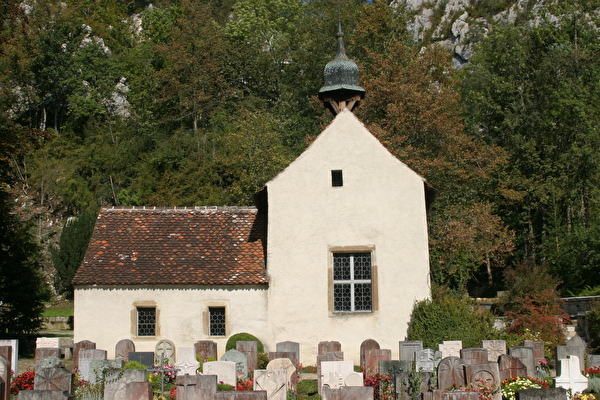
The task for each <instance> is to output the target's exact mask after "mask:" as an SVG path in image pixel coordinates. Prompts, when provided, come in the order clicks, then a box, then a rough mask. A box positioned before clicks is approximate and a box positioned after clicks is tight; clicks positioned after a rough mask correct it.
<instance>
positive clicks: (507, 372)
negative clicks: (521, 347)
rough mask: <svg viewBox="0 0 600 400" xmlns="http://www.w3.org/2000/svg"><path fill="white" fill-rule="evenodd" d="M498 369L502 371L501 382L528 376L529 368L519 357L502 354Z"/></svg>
mask: <svg viewBox="0 0 600 400" xmlns="http://www.w3.org/2000/svg"><path fill="white" fill-rule="evenodd" d="M498 369H499V370H500V380H501V381H503V380H506V379H512V378H517V377H519V376H527V367H526V366H525V364H523V363H522V362H521V360H519V359H518V358H517V357H513V356H509V355H508V354H502V355H501V356H500V357H499V358H498Z"/></svg>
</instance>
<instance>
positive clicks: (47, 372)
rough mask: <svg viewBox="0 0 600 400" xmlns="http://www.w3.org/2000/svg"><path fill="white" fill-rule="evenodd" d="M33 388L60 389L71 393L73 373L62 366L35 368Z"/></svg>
mask: <svg viewBox="0 0 600 400" xmlns="http://www.w3.org/2000/svg"><path fill="white" fill-rule="evenodd" d="M33 382H34V383H33V389H34V390H62V391H67V392H69V393H71V394H72V393H73V374H72V373H70V372H69V371H67V370H66V369H64V368H60V367H59V368H37V369H36V370H35V377H34V380H33Z"/></svg>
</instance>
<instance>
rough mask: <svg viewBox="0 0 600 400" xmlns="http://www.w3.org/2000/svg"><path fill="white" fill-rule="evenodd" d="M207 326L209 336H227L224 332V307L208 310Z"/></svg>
mask: <svg viewBox="0 0 600 400" xmlns="http://www.w3.org/2000/svg"><path fill="white" fill-rule="evenodd" d="M208 326H209V327H208V330H209V334H210V336H227V334H226V332H225V307H209V308H208Z"/></svg>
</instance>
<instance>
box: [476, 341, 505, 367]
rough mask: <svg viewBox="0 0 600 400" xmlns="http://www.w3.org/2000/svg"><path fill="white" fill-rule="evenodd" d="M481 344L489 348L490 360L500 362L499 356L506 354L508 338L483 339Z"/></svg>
mask: <svg viewBox="0 0 600 400" xmlns="http://www.w3.org/2000/svg"><path fill="white" fill-rule="evenodd" d="M481 346H482V347H483V348H484V349H487V351H488V361H489V362H498V357H500V356H501V355H502V354H506V340H482V341H481Z"/></svg>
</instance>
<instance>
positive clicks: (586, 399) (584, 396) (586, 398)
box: [571, 393, 596, 400]
mask: <svg viewBox="0 0 600 400" xmlns="http://www.w3.org/2000/svg"><path fill="white" fill-rule="evenodd" d="M571 400H596V396H594V395H593V394H591V393H577V394H576V395H575V396H573V397H571Z"/></svg>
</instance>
